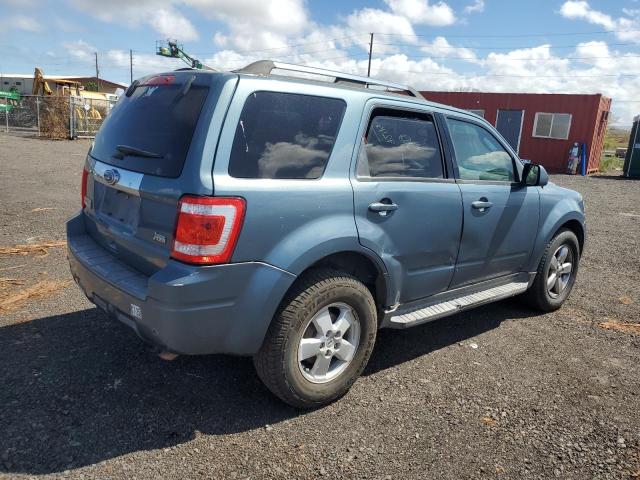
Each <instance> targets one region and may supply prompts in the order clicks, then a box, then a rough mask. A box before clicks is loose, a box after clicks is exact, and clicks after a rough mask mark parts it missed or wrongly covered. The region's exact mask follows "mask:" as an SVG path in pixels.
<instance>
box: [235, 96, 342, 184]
mask: <svg viewBox="0 0 640 480" xmlns="http://www.w3.org/2000/svg"><path fill="white" fill-rule="evenodd" d="M345 108H346V104H345V102H344V101H342V100H339V99H335V98H326V97H315V96H310V95H299V94H292V93H277V92H255V93H253V94H251V95H250V96H249V98H247V100H246V102H245V104H244V108H243V109H242V114H241V116H240V120H239V121H238V124H237V125H236V133H235V137H234V139H233V147H232V150H231V158H230V160H229V174H230V175H231V176H232V177H238V178H277V179H283V178H308V179H313V178H320V177H321V176H322V174H323V172H324V169H325V167H326V165H327V161H328V160H329V156H330V155H331V150H332V149H333V145H334V143H335V140H336V135H337V134H338V129H339V128H340V123H341V122H342V116H343V114H344V111H345Z"/></svg>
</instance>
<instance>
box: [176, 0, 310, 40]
mask: <svg viewBox="0 0 640 480" xmlns="http://www.w3.org/2000/svg"><path fill="white" fill-rule="evenodd" d="M184 3H186V4H187V5H189V6H191V7H194V8H196V9H198V10H199V11H200V12H201V13H202V14H203V15H204V16H206V17H207V18H217V19H222V20H224V21H225V22H226V23H227V24H228V26H229V27H230V28H233V26H234V24H237V23H241V24H244V25H251V26H252V27H253V28H254V29H256V30H267V31H269V32H275V33H278V34H287V35H294V34H296V33H299V32H301V31H302V30H303V29H304V28H305V27H306V26H307V25H308V23H309V18H308V14H307V11H306V9H305V6H304V3H305V2H304V0H270V1H265V0H184Z"/></svg>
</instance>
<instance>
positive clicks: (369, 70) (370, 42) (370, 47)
mask: <svg viewBox="0 0 640 480" xmlns="http://www.w3.org/2000/svg"><path fill="white" fill-rule="evenodd" d="M370 35H371V40H369V66H368V67H367V77H370V76H371V53H373V33H371V34H370Z"/></svg>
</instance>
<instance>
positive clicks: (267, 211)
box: [213, 77, 379, 275]
mask: <svg viewBox="0 0 640 480" xmlns="http://www.w3.org/2000/svg"><path fill="white" fill-rule="evenodd" d="M256 91H279V92H283V93H299V94H306V95H315V96H326V97H330V98H340V99H343V100H344V101H345V102H346V110H345V113H344V117H343V120H342V124H341V126H340V129H339V132H338V135H337V138H336V142H335V145H334V148H333V151H332V153H331V157H330V158H329V160H328V163H327V167H326V169H325V171H324V174H323V176H322V177H321V178H319V179H316V180H307V179H305V180H291V179H274V180H272V179H246V178H234V177H231V176H230V175H229V173H228V170H229V156H230V153H231V148H232V144H233V137H234V135H235V131H236V125H237V123H238V121H239V119H240V115H241V112H242V108H243V106H244V103H245V100H246V99H247V97H249V95H251V94H252V93H253V92H256ZM365 98H366V95H365V94H364V93H361V92H358V91H353V92H352V91H350V90H347V89H337V88H335V87H323V86H322V85H312V84H307V83H296V82H292V81H286V82H285V81H281V80H278V79H277V78H273V77H270V78H252V77H242V78H241V79H240V82H239V84H238V87H237V89H236V93H235V95H234V98H233V100H232V102H231V105H230V108H229V111H228V114H227V117H226V120H225V125H224V127H223V130H222V133H221V136H220V142H219V144H218V149H217V152H216V160H215V164H214V168H213V184H214V192H215V195H217V196H224V195H229V196H239V197H243V198H245V200H246V202H247V210H246V214H245V219H244V225H243V227H242V231H241V234H240V237H239V239H238V244H237V246H236V249H235V252H234V255H233V261H234V262H244V261H261V262H265V263H269V264H271V265H274V266H276V267H278V268H281V269H284V270H286V271H289V272H291V273H293V274H295V275H299V274H300V273H302V272H303V271H304V270H305V269H306V268H307V267H308V266H310V265H312V264H313V263H315V262H316V261H318V260H320V259H322V258H323V257H325V256H327V255H330V254H331V253H336V252H341V251H360V252H362V253H364V254H366V255H369V256H370V255H371V254H372V252H370V251H368V250H367V249H364V248H363V247H361V246H360V244H359V243H358V233H357V231H356V226H355V222H354V218H353V191H352V189H351V184H350V181H349V174H348V172H349V165H350V162H351V157H352V154H353V149H354V144H355V138H356V135H357V129H358V125H359V122H360V117H361V113H362V108H363V106H364V101H365ZM378 261H379V259H378Z"/></svg>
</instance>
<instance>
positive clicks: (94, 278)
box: [67, 213, 296, 355]
mask: <svg viewBox="0 0 640 480" xmlns="http://www.w3.org/2000/svg"><path fill="white" fill-rule="evenodd" d="M67 241H68V259H69V266H70V268H71V273H72V275H73V277H74V279H75V281H76V283H77V284H78V285H79V286H80V288H81V289H82V290H83V291H84V293H85V295H86V296H87V298H89V300H90V301H92V302H93V303H94V304H96V305H97V306H98V307H100V308H101V309H103V310H104V311H105V312H107V313H108V314H109V315H110V316H112V317H115V318H117V319H118V320H120V321H122V322H123V323H125V324H127V325H128V326H130V327H131V328H133V329H134V330H135V331H136V332H137V333H138V335H139V336H140V337H142V338H143V339H144V340H146V341H148V342H150V343H152V344H155V345H157V346H158V347H160V348H163V349H166V350H169V351H172V352H175V353H181V354H210V353H228V354H236V355H253V354H255V353H256V352H257V351H258V349H259V348H260V345H261V344H262V341H263V339H264V336H265V334H266V331H267V328H268V327H269V323H270V322H271V319H272V318H273V315H274V313H275V311H276V309H277V308H278V305H279V303H280V301H281V299H282V298H283V296H284V294H285V293H286V291H287V289H288V288H289V287H290V286H291V284H292V283H293V281H294V280H295V278H296V277H295V275H293V274H291V273H289V272H286V271H284V270H281V269H279V268H276V267H273V266H271V265H268V264H264V263H259V262H245V263H235V264H227V265H215V266H204V267H197V266H191V265H185V264H182V263H180V262H176V261H172V260H171V261H169V262H168V263H167V265H166V266H165V267H164V268H163V269H161V270H159V271H158V272H156V273H155V274H153V275H152V276H150V277H147V276H145V275H143V274H141V273H140V272H138V271H136V270H134V269H132V268H131V267H129V266H127V265H126V264H124V263H123V262H121V261H120V260H118V259H117V258H116V257H115V256H113V255H112V254H111V253H110V252H108V251H106V250H105V249H103V248H102V247H101V246H100V245H98V244H97V243H96V242H95V241H93V239H92V238H91V237H90V236H89V235H88V234H87V233H86V230H85V227H84V218H83V214H82V213H79V214H78V215H76V216H74V217H72V218H71V219H70V220H69V221H68V222H67Z"/></svg>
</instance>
